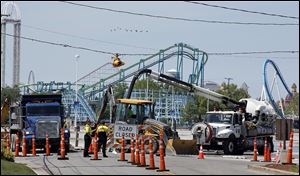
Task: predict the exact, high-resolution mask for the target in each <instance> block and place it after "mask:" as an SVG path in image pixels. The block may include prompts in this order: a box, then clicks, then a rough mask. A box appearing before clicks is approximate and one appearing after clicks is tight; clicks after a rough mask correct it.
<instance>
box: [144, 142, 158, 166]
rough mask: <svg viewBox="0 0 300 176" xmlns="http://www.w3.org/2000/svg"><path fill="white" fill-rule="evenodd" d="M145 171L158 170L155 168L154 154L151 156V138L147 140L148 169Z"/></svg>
mask: <svg viewBox="0 0 300 176" xmlns="http://www.w3.org/2000/svg"><path fill="white" fill-rule="evenodd" d="M146 169H149V170H154V169H158V167H155V162H154V154H153V144H152V139H151V137H150V139H149V167H147V168H146Z"/></svg>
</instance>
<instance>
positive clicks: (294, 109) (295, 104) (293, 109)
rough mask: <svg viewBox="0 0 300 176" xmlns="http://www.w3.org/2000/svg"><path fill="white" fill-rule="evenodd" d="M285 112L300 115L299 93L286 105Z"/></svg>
mask: <svg viewBox="0 0 300 176" xmlns="http://www.w3.org/2000/svg"><path fill="white" fill-rule="evenodd" d="M285 114H289V115H297V116H299V93H296V94H295V95H294V96H293V97H292V100H291V101H290V103H289V104H288V106H287V107H286V110H285Z"/></svg>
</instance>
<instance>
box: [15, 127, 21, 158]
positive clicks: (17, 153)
mask: <svg viewBox="0 0 300 176" xmlns="http://www.w3.org/2000/svg"><path fill="white" fill-rule="evenodd" d="M19 143H20V141H19V132H17V136H16V145H15V157H18V156H19Z"/></svg>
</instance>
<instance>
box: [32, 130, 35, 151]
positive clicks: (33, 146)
mask: <svg viewBox="0 0 300 176" xmlns="http://www.w3.org/2000/svg"><path fill="white" fill-rule="evenodd" d="M32 156H36V149H35V136H34V134H32Z"/></svg>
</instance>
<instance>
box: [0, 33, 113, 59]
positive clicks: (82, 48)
mask: <svg viewBox="0 0 300 176" xmlns="http://www.w3.org/2000/svg"><path fill="white" fill-rule="evenodd" d="M1 34H4V35H7V36H10V37H20V38H22V39H25V40H31V41H33V42H39V43H44V44H49V45H55V46H61V47H68V48H74V49H80V50H86V51H92V52H96V53H102V54H110V55H112V54H114V53H112V52H107V51H101V50H95V49H90V48H85V47H79V46H71V45H69V44H63V43H55V42H49V41H45V40H39V39H34V38H29V37H23V36H16V35H12V34H6V33H1Z"/></svg>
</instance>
